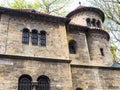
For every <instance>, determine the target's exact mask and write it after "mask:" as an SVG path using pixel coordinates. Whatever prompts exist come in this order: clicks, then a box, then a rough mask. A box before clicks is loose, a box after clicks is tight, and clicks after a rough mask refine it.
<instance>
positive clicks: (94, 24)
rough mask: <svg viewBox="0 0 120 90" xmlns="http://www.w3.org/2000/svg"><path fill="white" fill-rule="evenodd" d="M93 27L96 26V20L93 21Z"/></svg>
mask: <svg viewBox="0 0 120 90" xmlns="http://www.w3.org/2000/svg"><path fill="white" fill-rule="evenodd" d="M92 26H93V27H95V26H96V19H94V18H93V19H92Z"/></svg>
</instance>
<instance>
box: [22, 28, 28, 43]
mask: <svg viewBox="0 0 120 90" xmlns="http://www.w3.org/2000/svg"><path fill="white" fill-rule="evenodd" d="M22 43H24V44H29V29H27V28H25V29H23V33H22Z"/></svg>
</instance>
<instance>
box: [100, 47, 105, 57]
mask: <svg viewBox="0 0 120 90" xmlns="http://www.w3.org/2000/svg"><path fill="white" fill-rule="evenodd" d="M100 53H101V56H104V51H103V48H100Z"/></svg>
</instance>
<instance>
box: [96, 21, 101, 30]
mask: <svg viewBox="0 0 120 90" xmlns="http://www.w3.org/2000/svg"><path fill="white" fill-rule="evenodd" d="M97 27H99V28H101V23H100V21H99V20H98V21H97Z"/></svg>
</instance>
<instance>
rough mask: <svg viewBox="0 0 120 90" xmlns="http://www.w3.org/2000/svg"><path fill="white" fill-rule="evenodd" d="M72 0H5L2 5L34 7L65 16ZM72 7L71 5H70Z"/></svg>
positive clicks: (16, 7)
mask: <svg viewBox="0 0 120 90" xmlns="http://www.w3.org/2000/svg"><path fill="white" fill-rule="evenodd" d="M70 2H71V0H32V1H31V0H13V1H11V0H5V1H4V2H3V3H2V4H1V6H6V7H10V8H14V9H34V10H38V11H41V12H44V13H48V14H53V15H59V16H61V15H62V16H63V15H65V14H66V13H67V12H69V10H68V7H67V6H68V5H70ZM69 7H70V6H69Z"/></svg>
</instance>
